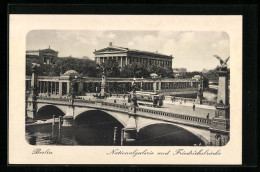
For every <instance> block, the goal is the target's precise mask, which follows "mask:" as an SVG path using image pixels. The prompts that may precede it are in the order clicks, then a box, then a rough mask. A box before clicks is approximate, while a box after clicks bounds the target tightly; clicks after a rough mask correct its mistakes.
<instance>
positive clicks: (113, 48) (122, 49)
mask: <svg viewBox="0 0 260 172" xmlns="http://www.w3.org/2000/svg"><path fill="white" fill-rule="evenodd" d="M102 52H104V53H114V52H120V53H122V52H130V53H131V52H133V53H146V54H154V55H159V56H167V57H171V58H173V57H172V55H165V54H161V53H158V52H150V51H143V50H136V49H130V48H125V47H118V46H109V47H106V48H103V49H100V50H97V51H95V52H93V53H94V54H97V53H102Z"/></svg>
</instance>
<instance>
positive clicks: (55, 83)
mask: <svg viewBox="0 0 260 172" xmlns="http://www.w3.org/2000/svg"><path fill="white" fill-rule="evenodd" d="M54 85H55V95H56V94H57V82H54Z"/></svg>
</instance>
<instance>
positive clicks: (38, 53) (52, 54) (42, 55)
mask: <svg viewBox="0 0 260 172" xmlns="http://www.w3.org/2000/svg"><path fill="white" fill-rule="evenodd" d="M58 54H59V52H58V51H55V50H53V49H51V48H50V46H49V48H47V49H43V50H26V64H31V63H39V62H42V63H43V64H45V65H52V63H53V60H54V59H55V58H57V57H58Z"/></svg>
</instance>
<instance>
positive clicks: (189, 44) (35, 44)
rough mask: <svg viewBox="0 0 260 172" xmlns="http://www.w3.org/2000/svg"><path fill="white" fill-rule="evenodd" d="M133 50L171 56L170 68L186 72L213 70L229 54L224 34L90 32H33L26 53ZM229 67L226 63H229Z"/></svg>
mask: <svg viewBox="0 0 260 172" xmlns="http://www.w3.org/2000/svg"><path fill="white" fill-rule="evenodd" d="M109 42H112V43H113V45H114V46H119V47H125V48H132V49H137V50H143V51H151V52H156V51H158V53H162V54H165V55H172V56H173V57H174V58H173V66H172V67H173V68H186V69H187V70H188V71H202V70H203V69H207V70H208V69H214V68H215V67H216V66H217V65H219V61H218V60H217V59H216V58H215V57H213V55H218V56H220V57H221V58H222V59H223V60H225V59H226V58H227V57H228V56H229V55H230V48H229V36H228V34H227V33H226V32H210V31H208V32H206V31H203V32H202V31H201V32H199V31H194V32H193V31H179V32H177V31H174V32H173V31H114V30H112V31H89V30H33V31H30V32H29V33H28V34H27V39H26V50H39V49H46V48H48V47H49V46H50V48H51V49H53V50H56V51H59V55H58V56H59V57H68V56H72V57H78V58H81V57H83V56H87V57H89V58H90V59H92V60H94V54H93V52H94V51H95V49H96V50H99V49H102V48H106V47H108V46H109ZM228 65H229V63H228Z"/></svg>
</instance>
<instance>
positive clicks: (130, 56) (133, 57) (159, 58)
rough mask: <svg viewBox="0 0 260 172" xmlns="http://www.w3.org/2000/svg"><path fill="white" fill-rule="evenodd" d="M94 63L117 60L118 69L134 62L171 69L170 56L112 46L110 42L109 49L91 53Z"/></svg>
mask: <svg viewBox="0 0 260 172" xmlns="http://www.w3.org/2000/svg"><path fill="white" fill-rule="evenodd" d="M93 53H94V55H95V61H96V63H98V64H101V63H105V62H106V61H107V60H109V59H110V60H112V59H114V60H117V62H118V64H119V66H120V67H123V66H125V65H127V64H131V63H134V62H137V63H142V64H145V65H147V66H150V65H152V64H155V65H159V66H162V67H168V68H170V69H172V59H173V57H172V55H170V56H168V55H164V54H160V53H158V52H149V51H140V50H134V49H129V48H123V47H117V46H113V45H112V42H110V43H109V47H107V48H103V49H100V50H95V52H93Z"/></svg>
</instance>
